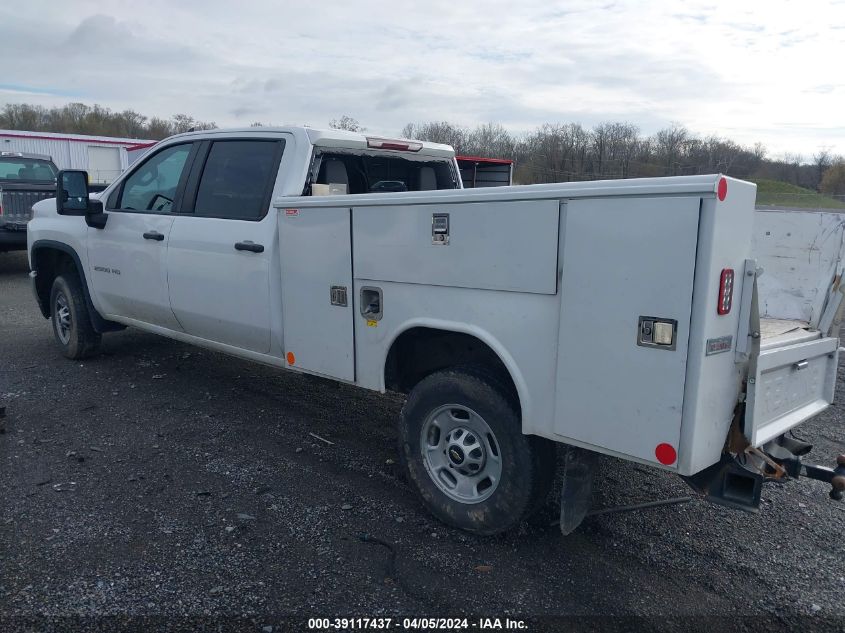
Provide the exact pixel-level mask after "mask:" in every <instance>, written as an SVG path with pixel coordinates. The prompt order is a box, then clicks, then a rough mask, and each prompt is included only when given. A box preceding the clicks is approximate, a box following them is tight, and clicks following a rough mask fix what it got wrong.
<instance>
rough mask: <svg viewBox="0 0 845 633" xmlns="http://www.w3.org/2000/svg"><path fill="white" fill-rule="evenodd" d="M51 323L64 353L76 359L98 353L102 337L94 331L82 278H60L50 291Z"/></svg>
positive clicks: (74, 276)
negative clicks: (81, 283) (83, 290)
mask: <svg viewBox="0 0 845 633" xmlns="http://www.w3.org/2000/svg"><path fill="white" fill-rule="evenodd" d="M50 321H51V323H52V324H53V335H54V336H55V337H56V342H57V343H58V344H59V347H61V349H62V353H63V354H64V355H65V356H67V357H68V358H71V359H73V360H79V359H81V358H86V357H88V356H91V355H93V354H95V353H96V352H97V350H98V349H99V347H100V340H101V336H100V335H99V334H97V332H95V331H94V328H93V327H92V325H91V318H90V317H89V315H88V308H87V306H86V304H85V296H84V294H83V293H82V286H81V285H80V282H79V278H78V277H77V276H76V275H73V274H65V275H59V276H58V277H56V279H55V280H54V281H53V287H52V289H51V290H50Z"/></svg>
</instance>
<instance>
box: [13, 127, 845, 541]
mask: <svg viewBox="0 0 845 633" xmlns="http://www.w3.org/2000/svg"><path fill="white" fill-rule="evenodd" d="M350 194H357V195H350ZM754 198H755V186H754V185H752V184H749V183H744V182H740V181H737V180H732V179H730V178H725V177H722V176H719V175H712V176H690V177H678V178H656V179H640V180H619V181H602V182H576V183H565V184H552V185H534V186H523V187H497V188H492V189H475V190H463V189H462V188H461V181H460V176H459V173H458V170H457V165H456V164H455V160H454V153H453V152H452V150H451V148H449V147H447V146H442V145H434V144H429V143H422V142H416V141H407V140H401V139H400V140H390V139H382V138H372V137H366V136H362V135H358V134H352V133H345V132H338V131H336V130H332V131H327V132H321V131H317V130H312V129H307V128H279V129H268V128H250V129H247V130H228V131H226V130H214V131H203V132H195V133H188V134H183V135H179V136H175V137H172V138H169V139H166V140H165V141H162V142H161V143H159V144H158V145H157V146H155V147H154V148H152V149H151V150H150V151H149V152H148V153H147V154H146V155H145V156H144V157H143V159H142V160H140V161H139V162H138V163H137V164H135V165H133V167H132V168H131V169H130V170H128V171H127V172H126V173H124V174H123V175H121V177H120V178H118V179H117V180H116V181H115V182H114V183H112V184H111V185H110V186H109V187H108V188H107V189H106V190H105V191H104V192H103V193H102V194H101V195H99V196H98V197H97V198H96V199H94V198H93V197H92V198H89V196H88V192H87V178H86V175H85V173H84V172H74V171H65V172H62V173H61V174H60V178H59V196H58V198H57V200H49V201H44V202H41V203H38V204H37V205H36V206H35V210H34V218H33V220H32V221H31V222H30V224H29V231H28V236H29V237H28V239H29V258H30V266H31V269H32V273H31V276H32V278H33V285H34V290H35V294H36V297H37V298H38V302H39V305H40V307H41V311H42V313H43V315H44V316H45V317H47V318H50V319H52V323H53V329H54V333H55V338H56V340H57V342H58V344H59V346H60V347H61V348H62V350H63V352H64V353H65V355H67V356H68V357H70V358H75V359H77V358H82V357H85V356H88V355H90V354H93V353H94V352H95V351H96V349H97V347H98V344H99V342H100V337H101V334H103V333H105V332H108V331H110V330H114V329H120V328H122V327H125V326H133V327H137V328H140V329H143V330H146V331H148V332H154V333H157V334H161V335H164V336H168V337H171V338H173V339H176V340H179V341H183V342H189V343H194V344H197V345H202V346H204V347H208V348H210V349H214V350H218V351H222V352H226V353H229V354H232V355H235V356H240V357H242V358H246V359H251V360H254V361H257V362H262V363H266V364H269V365H273V366H277V367H279V368H286V369H289V370H292V371H299V372H306V373H310V374H316V375H319V376H323V377H327V378H332V379H335V380H339V381H343V382H346V383H350V384H354V385H358V386H360V387H363V388H367V389H372V390H376V391H384V390H387V389H391V390H397V391H400V392H404V393H407V394H408V398H407V401H406V404H405V406H404V408H403V411H402V414H401V418H400V420H399V438H400V452H401V458H402V460H403V463H404V465H405V468H406V473H407V476H408V479H409V481H410V482H411V483H412V484H413V486H414V487H415V488H416V490H417V491H418V492H419V495H420V498H421V499H422V501H423V503H424V504H425V505H426V506H427V507H428V508H429V509H430V510H431V511H432V512H433V513H434V514H435V515H436V516H437V517H439V518H440V519H441V520H443V521H444V522H446V523H448V524H450V525H454V526H457V527H460V528H463V529H466V530H470V531H473V532H476V533H481V534H492V533H496V532H500V531H503V530H506V529H508V528H511V527H513V526H514V525H516V524H517V523H518V522H519V521H520V520H522V519H523V518H524V517H525V516H526V515H528V514H529V513H531V512H532V511H533V510H535V509H537V508H538V507H539V506H540V505H541V504H542V503H543V502H544V501H545V499H546V497H547V496H548V493H549V490H550V488H551V484H552V481H553V478H554V476H555V474H556V472H557V462H556V446H557V445H558V444H561V445H563V446H564V447H565V455H564V459H563V460H562V461H563V466H562V471H563V487H562V494H561V529H562V531H564V532H567V533H568V532H570V531H571V530H572V529H574V528H575V527H576V526H577V525H578V524H579V523H580V521H581V519H582V518H583V517H584V515H585V513H586V511H587V510H588V508H589V499H590V490H591V480H592V473H593V471H594V462H595V456H596V455H598V454H607V455H613V456H617V457H621V458H624V459H628V460H633V461H636V462H640V463H643V464H648V465H651V466H654V467H657V468H662V469H665V470H667V471H671V472H674V473H676V474H678V475H680V476H682V477H684V478H685V479H686V480H687V481H688V482H689V483H690V484H691V485H692V486H693V487H694V488H696V489H697V490H699V491H701V492H702V493H704V494H705V495H706V496H707V498H708V499H710V500H713V501H716V502H719V503H724V504H727V505H732V506H735V507H739V508H744V509H751V510H755V509H756V508H757V507H758V506H759V503H760V489H761V486H762V484H763V483H764V482H765V481H767V480H772V479H782V478H785V477H788V476H793V477H795V476H798V475H807V476H810V477H814V478H816V479H822V480H824V481H827V482H829V483H831V485H832V489H831V496H833V497H834V498H838V497H841V496H842V490H843V489H844V488H845V458H841V459H840V463H839V465H838V466H837V467H836V468H824V467H820V466H811V465H806V464H803V463H802V462H801V459H800V458H801V456H802V455H805V454H806V453H807V452H808V450H809V448H810V446H809V445H808V444H806V443H805V442H803V441H801V440H800V439H798V438H797V437H795V436H794V435H792V433H791V431H792V429H794V428H795V427H796V426H797V425H799V424H800V423H802V422H804V421H806V420H807V419H809V418H810V417H812V416H813V415H816V414H817V413H819V412H820V411H822V410H823V409H825V408H826V407H827V406H829V405H830V403H831V402H832V401H833V392H834V386H835V380H836V370H837V362H838V351H839V340H838V327H839V316H840V304H841V299H842V294H841V293H840V286H839V283H840V280H841V274H842V265H843V262H842V248H841V241H840V243H839V245H837V247H836V248H833V244H834V241H828V242H824V243H822V242H815V243H813V242H808V243H806V244H799V243H796V240H795V239H792V234H791V233H790V235H786V234H785V233H787V232H789V231H788V230H785V229H783V218H782V217H781V218H777V219H776V220H772V226H771V227H769V228H766V226H765V225H766V222H767V220H763V221H761V220H759V219H755V212H754ZM756 215H757V216H758V218H759V216H760V215H761V214H756ZM766 215H772V217H774V215H773V214H766ZM804 215H805V216H807V217H810V218H812V217H813V216H812V214H804ZM790 221H791V220H790ZM798 221H799V222H801V220H798ZM755 222H758V224H759V223H760V222H762V225H759V226H758V227H757V228H756V229H755ZM833 230H834V231H835V230H837V229H835V228H834V229H833ZM760 231H762V234H761V235H758V234H759V233H760ZM766 231H768V233H766ZM772 231H774V234H773V233H772ZM838 231H839V233H838V234H837V235H839V237H841V234H842V230H841V224H840V225H839V228H838ZM781 232H782V233H783V234H782V233H781ZM808 232H812V229H811V227H809V226H805V227H804V230H803V232H802V237H804V238H806V237H807V234H808ZM769 237H772V240H770V241H766V240H767V238H769ZM796 239H797V238H796ZM823 244H827V245H828V246H824V247H823ZM769 247H770V248H769ZM755 248H757V249H758V250H760V254H759V255H756V254H755ZM790 249H791V250H790ZM825 249H826V250H825ZM787 250H789V251H790V253H791V254H792V255H795V253H796V252H797V253H799V255H798V256H796V258H797V259H800V258H801V257H807V258H808V259H809V261H810V263H811V264H812V263H813V262H814V261H815V262H816V263H817V264H818V265H816V266H815V267H814V268H813V269H812V270H805V269H802V270H803V271H804V272H800V271H798V270H797V269H798V268H800V267H789V266H785V267H780V268H778V267H777V265H776V263H775V262H774V260H777V259H778V258H779V257H780V256H782V255H783V254H784V252H785V251H787ZM817 255H818V257H817ZM755 257H756V259H755ZM814 257H815V258H816V260H813V258H814ZM770 260H771V261H772V263H773V268H774V271H773V273H774V274H772V275H771V276H769V277H768V279H770V280H771V283H770V284H769V282H768V281H767V276H768V273H766V274H763V275H762V276H761V273H762V271H761V270H760V269H761V267H762V268H767V267H768V265H769V261H770ZM787 295H789V296H787ZM790 297H791V299H790ZM780 310H782V311H780ZM338 424H343V421H342V420H338Z"/></svg>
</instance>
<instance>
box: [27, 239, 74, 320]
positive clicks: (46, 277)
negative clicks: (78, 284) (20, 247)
mask: <svg viewBox="0 0 845 633" xmlns="http://www.w3.org/2000/svg"><path fill="white" fill-rule="evenodd" d="M32 257H33V261H32V266H33V270H36V271H38V275H36V277H35V292H36V294H37V295H38V304H39V306H40V307H41V313H42V314H43V315H44V316H45V317H49V316H50V291H51V290H52V288H53V281H54V280H55V279H56V277H58V276H59V275H61V274H63V273H74V274H76V275H79V271H78V270H77V269H76V262H75V261H73V257H71V256H70V254H69V253H66V252H65V251H62V250H59V249H58V248H39V249H37V250H36V251H35V252H34V253H33V255H32Z"/></svg>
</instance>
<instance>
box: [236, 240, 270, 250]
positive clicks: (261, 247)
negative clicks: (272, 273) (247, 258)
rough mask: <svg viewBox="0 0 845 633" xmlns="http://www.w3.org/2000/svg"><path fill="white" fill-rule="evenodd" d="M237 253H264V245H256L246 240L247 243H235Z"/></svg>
mask: <svg viewBox="0 0 845 633" xmlns="http://www.w3.org/2000/svg"><path fill="white" fill-rule="evenodd" d="M235 250H236V251H250V252H251V253H263V252H264V244H256V243H255V242H250V241H249V240H246V241H245V242H235Z"/></svg>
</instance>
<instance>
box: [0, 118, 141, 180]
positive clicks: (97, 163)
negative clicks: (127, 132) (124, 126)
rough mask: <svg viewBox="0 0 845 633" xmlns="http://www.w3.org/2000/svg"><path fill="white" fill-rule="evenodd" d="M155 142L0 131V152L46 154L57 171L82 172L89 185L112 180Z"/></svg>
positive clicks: (107, 137) (80, 135)
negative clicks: (54, 164) (88, 179)
mask: <svg viewBox="0 0 845 633" xmlns="http://www.w3.org/2000/svg"><path fill="white" fill-rule="evenodd" d="M155 142H156V141H147V140H140V139H134V138H113V137H109V136H86V135H83V134H57V133H53V132H25V131H22V130H0V151H3V152H24V153H32V154H47V155H48V156H51V157H52V159H53V162H54V163H56V166H57V167H58V168H59V169H84V170H86V171H87V172H88V177H89V178H90V181H91V183H92V184H107V183H110V182H111V181H112V180H114V179H115V178H116V177H117V176H118V175H119V174H120V173H121V172H122V171H123V170H124V169H126V168H127V167H128V166H129V165H130V163H131V162H132V159H131V158H130V155H133V154H134V155H135V156H136V157H137V155H138V154H140V153H141V151H142V150H143V151H145V150H146V149H147V148H148V147H150V146H152V145H153V144H154V143H155Z"/></svg>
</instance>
